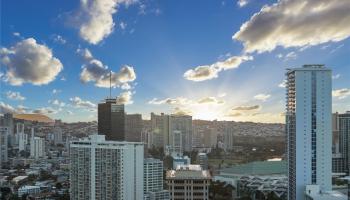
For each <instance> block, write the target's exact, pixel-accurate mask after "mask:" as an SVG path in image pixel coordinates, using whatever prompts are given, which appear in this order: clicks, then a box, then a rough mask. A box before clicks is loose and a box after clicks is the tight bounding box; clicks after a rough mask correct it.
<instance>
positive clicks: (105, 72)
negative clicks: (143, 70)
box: [77, 49, 136, 88]
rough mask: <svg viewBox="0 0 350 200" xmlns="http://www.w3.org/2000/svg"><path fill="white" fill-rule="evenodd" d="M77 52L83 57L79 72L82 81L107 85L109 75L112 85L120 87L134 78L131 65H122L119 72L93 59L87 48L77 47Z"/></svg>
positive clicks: (108, 83)
mask: <svg viewBox="0 0 350 200" xmlns="http://www.w3.org/2000/svg"><path fill="white" fill-rule="evenodd" d="M77 52H78V53H79V54H80V55H81V56H82V57H83V59H84V63H85V64H84V65H83V66H82V71H81V73H80V80H81V81H82V82H83V83H87V82H94V83H95V86H97V87H109V86H110V76H111V83H112V87H122V86H123V84H125V83H129V82H133V81H134V80H135V79H136V73H135V71H134V68H133V67H131V66H128V65H124V66H123V67H122V68H121V69H120V71H119V72H113V71H111V70H109V69H108V67H107V66H106V65H104V64H103V63H102V62H101V61H99V60H97V59H95V58H94V57H93V56H92V54H91V52H90V51H89V50H88V49H84V50H82V49H78V50H77ZM124 88H125V85H124Z"/></svg>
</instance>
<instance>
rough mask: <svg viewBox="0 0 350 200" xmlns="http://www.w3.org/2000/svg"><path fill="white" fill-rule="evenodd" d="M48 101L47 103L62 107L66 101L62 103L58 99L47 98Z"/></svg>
mask: <svg viewBox="0 0 350 200" xmlns="http://www.w3.org/2000/svg"><path fill="white" fill-rule="evenodd" d="M48 102H49V104H52V105H55V106H59V107H64V106H65V105H66V103H64V102H62V101H60V100H58V99H53V100H49V101H48Z"/></svg>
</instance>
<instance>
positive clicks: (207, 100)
mask: <svg viewBox="0 0 350 200" xmlns="http://www.w3.org/2000/svg"><path fill="white" fill-rule="evenodd" d="M197 103H198V104H224V103H225V101H224V100H220V99H217V98H216V97H205V98H202V99H199V100H198V102H197Z"/></svg>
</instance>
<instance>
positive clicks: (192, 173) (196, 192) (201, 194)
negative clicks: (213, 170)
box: [166, 165, 211, 200]
mask: <svg viewBox="0 0 350 200" xmlns="http://www.w3.org/2000/svg"><path fill="white" fill-rule="evenodd" d="M210 180H211V176H210V173H209V171H208V170H202V169H201V167H200V166H199V165H188V166H182V167H179V168H177V169H176V170H169V171H167V173H166V183H167V186H168V190H169V191H170V199H172V200H175V199H189V200H194V199H202V200H208V199H209V185H210Z"/></svg>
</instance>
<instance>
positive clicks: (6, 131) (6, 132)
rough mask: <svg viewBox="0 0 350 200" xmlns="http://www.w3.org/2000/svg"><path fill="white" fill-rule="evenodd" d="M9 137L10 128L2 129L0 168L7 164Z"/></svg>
mask: <svg viewBox="0 0 350 200" xmlns="http://www.w3.org/2000/svg"><path fill="white" fill-rule="evenodd" d="M8 136H9V128H8V127H3V126H2V127H0V168H1V166H2V164H3V163H4V162H7V158H8V152H7V151H8V146H7V144H8V140H7V139H8Z"/></svg>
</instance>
